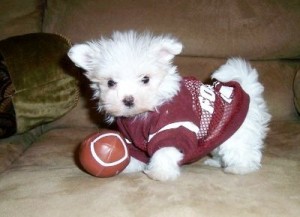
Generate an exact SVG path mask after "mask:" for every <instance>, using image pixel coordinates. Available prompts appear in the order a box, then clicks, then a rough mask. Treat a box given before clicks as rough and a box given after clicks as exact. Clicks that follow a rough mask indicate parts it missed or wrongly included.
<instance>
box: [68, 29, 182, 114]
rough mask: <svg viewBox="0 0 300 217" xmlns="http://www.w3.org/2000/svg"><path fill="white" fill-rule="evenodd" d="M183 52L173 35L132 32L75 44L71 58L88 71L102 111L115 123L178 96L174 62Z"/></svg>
mask: <svg viewBox="0 0 300 217" xmlns="http://www.w3.org/2000/svg"><path fill="white" fill-rule="evenodd" d="M181 50H182V44H181V43H180V42H179V41H177V40H176V39H175V38H172V37H171V36H153V35H152V34H150V33H142V34H138V33H136V32H134V31H129V32H125V33H120V32H115V33H114V34H113V35H112V38H109V39H108V38H101V39H100V40H97V41H89V42H86V43H84V44H77V45H74V46H73V47H72V48H71V49H70V51H69V52H68V55H69V57H70V59H71V60H72V61H73V62H74V63H75V64H76V65H77V66H78V67H81V68H83V69H84V70H85V71H86V76H87V77H88V78H89V79H90V81H91V82H92V85H91V87H92V88H93V89H94V97H95V98H97V99H99V110H104V111H105V112H106V113H107V114H108V116H109V117H110V120H113V117H121V116H123V117H132V116H136V115H140V114H144V113H147V112H149V111H153V110H155V108H156V107H158V106H160V105H161V104H162V103H164V102H166V101H168V100H170V99H171V98H172V97H173V96H174V95H176V93H177V92H178V90H179V87H180V84H179V83H180V80H181V78H180V76H179V75H178V73H177V69H176V67H175V66H173V64H172V61H173V59H174V56H175V55H177V54H179V53H180V52H181Z"/></svg>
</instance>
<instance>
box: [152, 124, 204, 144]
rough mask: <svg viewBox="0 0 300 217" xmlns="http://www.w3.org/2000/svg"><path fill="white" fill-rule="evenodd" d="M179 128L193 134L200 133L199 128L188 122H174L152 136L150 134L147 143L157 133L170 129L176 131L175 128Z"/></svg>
mask: <svg viewBox="0 0 300 217" xmlns="http://www.w3.org/2000/svg"><path fill="white" fill-rule="evenodd" d="M179 127H184V128H186V129H188V130H190V131H192V132H194V133H195V134H198V133H199V131H200V129H199V127H198V126H197V125H195V124H194V123H193V122H190V121H182V122H175V123H171V124H168V125H166V126H164V127H163V128H161V129H160V130H159V131H157V132H155V133H153V134H150V135H149V139H148V142H150V141H151V139H152V138H153V137H154V136H156V135H157V134H158V133H161V132H163V131H166V130H170V129H176V128H179Z"/></svg>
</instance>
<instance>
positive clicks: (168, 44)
mask: <svg viewBox="0 0 300 217" xmlns="http://www.w3.org/2000/svg"><path fill="white" fill-rule="evenodd" d="M182 48H183V45H182V44H181V43H180V42H179V41H178V40H177V39H174V38H163V39H162V40H161V43H160V44H159V46H158V47H157V51H158V56H159V58H160V59H161V60H162V61H165V62H169V61H171V60H172V59H173V58H174V57H175V56H176V55H178V54H180V53H181V51H182Z"/></svg>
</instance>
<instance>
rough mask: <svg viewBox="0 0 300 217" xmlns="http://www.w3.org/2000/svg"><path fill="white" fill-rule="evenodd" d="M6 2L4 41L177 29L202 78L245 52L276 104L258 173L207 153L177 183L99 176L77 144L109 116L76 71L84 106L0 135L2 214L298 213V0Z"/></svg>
mask: <svg viewBox="0 0 300 217" xmlns="http://www.w3.org/2000/svg"><path fill="white" fill-rule="evenodd" d="M0 12H1V13H0V29H1V31H0V40H4V39H6V38H9V37H12V36H17V35H23V34H27V33H39V32H44V33H54V34H59V35H62V36H63V37H65V38H68V39H69V40H70V41H71V42H72V43H79V42H82V41H85V40H90V39H95V38H98V37H100V36H101V35H104V36H109V35H110V34H111V33H112V32H113V31H116V30H120V31H124V30H129V29H134V30H138V31H144V30H149V31H152V32H154V33H157V34H161V33H162V34H167V33H171V34H173V35H174V36H176V37H178V38H179V40H181V41H182V42H183V44H184V51H183V53H182V54H181V55H180V56H178V57H176V59H175V64H176V65H178V69H179V72H180V73H181V74H182V75H192V76H196V77H197V78H199V79H202V80H203V81H205V80H207V79H208V78H209V75H210V73H211V72H213V71H214V70H216V69H217V68H218V67H219V66H220V65H221V64H223V63H224V62H225V61H226V58H228V57H232V56H241V57H244V58H246V59H248V60H249V61H251V63H252V64H253V66H254V67H256V68H257V70H258V72H259V76H260V80H261V82H262V83H263V84H264V86H265V94H264V95H265V98H266V100H267V104H268V106H269V110H270V113H271V114H272V122H271V124H270V132H269V134H268V137H267V139H266V141H265V149H264V157H263V162H262V168H261V170H259V171H258V172H255V173H251V174H248V175H242V176H240V175H229V174H225V173H224V172H223V171H221V170H220V169H216V168H211V167H208V166H204V165H203V164H202V163H203V160H200V161H198V162H196V163H193V164H190V165H186V166H184V167H182V176H181V177H180V178H179V179H178V180H176V181H172V182H157V181H153V180H150V179H148V178H147V177H146V176H145V175H144V174H142V173H138V174H120V175H118V176H115V177H112V178H96V177H93V176H91V175H89V174H87V173H85V172H84V171H83V170H82V169H81V166H80V164H79V162H78V157H77V156H78V146H79V144H80V143H81V141H82V140H83V139H84V138H86V137H87V136H88V135H89V134H91V133H94V132H96V131H99V130H101V129H102V128H108V127H110V126H107V125H105V123H104V122H103V118H102V116H101V114H98V113H97V111H96V109H95V102H94V101H92V100H90V98H91V91H90V89H89V84H88V81H87V79H86V78H85V77H84V76H83V75H82V74H80V71H79V70H78V71H77V72H78V74H77V72H76V73H75V74H76V75H74V76H75V78H76V79H77V80H78V88H79V89H80V99H79V101H78V104H77V106H76V107H75V108H73V109H72V110H71V111H69V112H68V113H67V114H66V115H64V116H63V117H60V118H58V119H56V120H55V121H52V122H50V123H44V124H41V125H39V126H37V127H35V128H33V129H31V130H28V131H26V132H24V133H21V134H15V135H13V136H11V137H9V138H5V139H1V140H0V192H1V193H0V216H4V217H8V216H9V217H11V216H17V217H18V216H22V217H24V216H25V217H27V216H30V217H35V216H52V217H53V216H105V217H106V216H120V217H126V216H189V217H193V216H210V217H214V216H216V217H217V216H228V217H235V216H278V217H279V216H280V217H282V216H291V217H294V216H295V217H296V216H300V187H299V180H300V117H299V112H300V110H299V109H300V2H299V1H298V0H290V1H284V0H265V1H260V0H254V1H252V0H245V1H239V0H224V1H215V0H213V1H208V0H186V1H169V0H161V1H155V0H141V1H131V0H123V1H118V0H86V1H83V0H72V1H71V0H64V1H60V0H26V1H18V0H3V1H1V2H0ZM66 73H70V72H69V71H68V69H66Z"/></svg>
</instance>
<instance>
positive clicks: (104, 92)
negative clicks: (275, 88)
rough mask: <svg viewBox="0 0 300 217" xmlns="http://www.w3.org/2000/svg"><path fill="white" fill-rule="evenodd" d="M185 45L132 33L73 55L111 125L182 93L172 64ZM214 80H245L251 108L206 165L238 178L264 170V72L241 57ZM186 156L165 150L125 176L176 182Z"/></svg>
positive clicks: (77, 47) (75, 49)
mask: <svg viewBox="0 0 300 217" xmlns="http://www.w3.org/2000/svg"><path fill="white" fill-rule="evenodd" d="M182 47H183V46H182V44H181V43H180V42H179V41H178V40H177V39H175V38H173V37H172V36H169V35H162V36H153V35H152V34H150V33H148V32H146V33H143V34H138V33H136V32H134V31H129V32H125V33H120V32H115V33H114V34H113V35H112V38H110V39H108V38H101V39H100V40H96V41H89V42H86V43H84V44H78V45H74V46H73V47H72V48H71V49H70V51H69V53H68V55H69V57H70V59H71V60H72V61H73V62H74V63H75V64H76V65H77V66H79V67H81V68H83V69H85V70H86V76H87V77H88V78H89V79H90V80H91V82H92V85H91V87H92V88H93V89H94V97H95V98H97V99H99V110H100V111H104V112H105V113H106V114H107V121H108V122H113V120H114V118H115V117H119V116H123V117H137V118H143V117H145V116H146V115H147V112H149V111H153V110H155V109H156V108H157V107H159V106H160V105H161V104H163V103H165V102H167V101H169V100H171V99H172V97H173V96H174V95H176V93H177V92H178V90H179V82H180V80H181V77H180V75H179V74H178V72H177V68H176V66H174V65H173V63H172V61H173V59H174V57H175V55H178V54H179V53H181V50H182ZM212 78H216V79H218V80H219V81H223V82H226V81H230V80H235V81H237V82H239V83H240V84H241V86H242V87H243V89H244V90H245V91H246V92H247V93H248V94H249V96H250V108H249V112H248V114H247V117H246V120H245V121H244V123H243V124H242V126H241V127H240V128H239V130H238V131H237V132H236V133H235V134H234V135H233V136H232V137H231V138H229V139H228V140H227V141H226V142H224V143H223V144H222V145H221V146H219V147H218V148H216V149H215V150H214V151H213V152H212V158H211V159H208V160H206V161H205V164H207V165H211V166H216V167H223V168H224V171H225V172H229V173H235V174H245V173H249V172H252V171H255V170H257V169H259V168H260V162H261V157H262V148H263V139H264V138H265V136H266V133H267V130H268V122H269V120H270V115H269V113H268V111H267V107H266V104H265V101H264V99H263V97H262V93H263V89H264V88H263V86H262V85H261V84H260V83H259V82H258V74H257V72H256V70H255V69H253V68H251V66H250V65H249V64H248V63H247V62H245V61H244V60H242V59H239V58H236V59H229V60H228V61H227V63H226V64H225V65H223V66H221V67H220V68H219V69H218V70H217V71H216V72H215V73H213V75H212ZM182 158H183V154H182V153H181V152H179V150H177V149H176V148H174V147H168V148H162V149H160V150H158V151H157V152H155V153H154V155H153V156H152V158H151V160H150V163H149V164H148V165H146V164H144V163H143V162H140V161H138V160H137V159H134V158H132V159H131V162H130V164H129V165H128V166H127V168H126V169H125V170H124V172H138V171H144V173H145V174H147V175H148V176H149V177H151V178H152V179H155V180H160V181H166V180H174V179H176V178H177V177H178V176H179V175H180V168H179V166H178V162H179V161H181V160H182Z"/></svg>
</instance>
